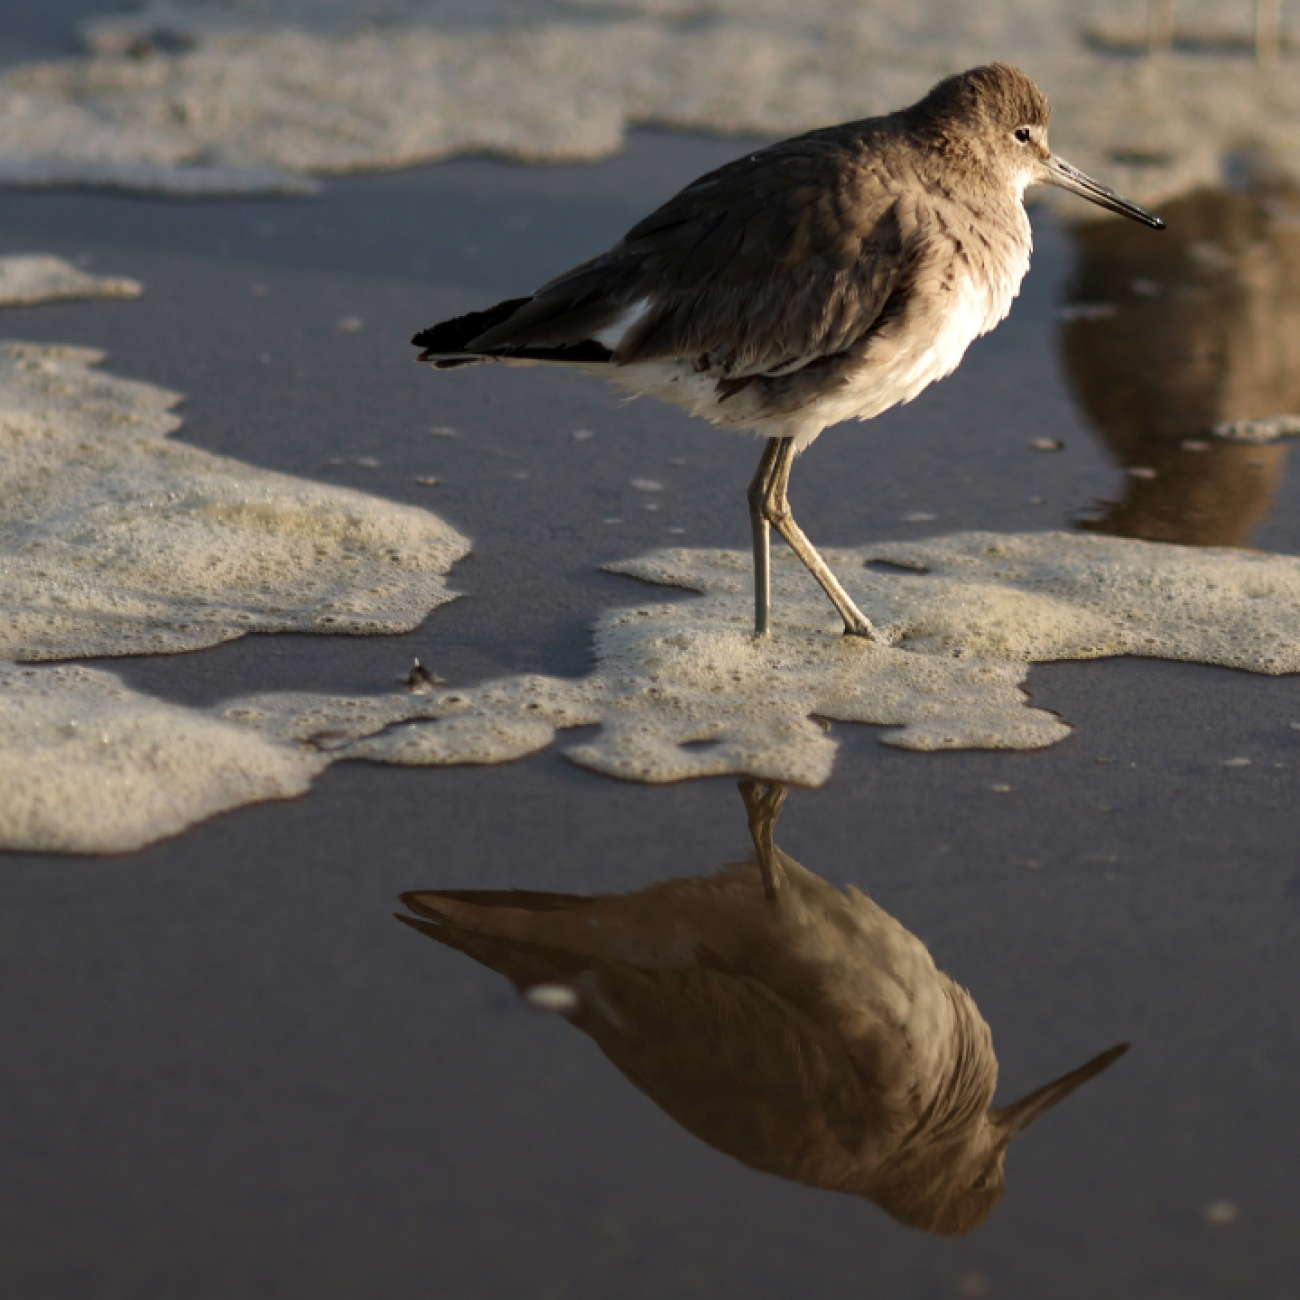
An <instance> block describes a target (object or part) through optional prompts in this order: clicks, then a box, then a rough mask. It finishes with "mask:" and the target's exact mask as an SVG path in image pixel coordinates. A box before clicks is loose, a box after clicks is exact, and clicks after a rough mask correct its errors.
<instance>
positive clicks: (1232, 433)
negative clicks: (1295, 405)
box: [1210, 415, 1300, 443]
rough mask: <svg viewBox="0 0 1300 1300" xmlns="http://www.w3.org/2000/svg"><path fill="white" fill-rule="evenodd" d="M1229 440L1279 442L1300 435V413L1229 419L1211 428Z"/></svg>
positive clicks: (1218, 435) (1217, 434)
mask: <svg viewBox="0 0 1300 1300" xmlns="http://www.w3.org/2000/svg"><path fill="white" fill-rule="evenodd" d="M1210 432H1211V433H1213V434H1214V436H1215V437H1216V438H1223V439H1224V440H1225V441H1227V442H1247V443H1262V442H1279V441H1281V439H1283V438H1295V437H1300V415H1270V416H1268V417H1267V418H1266V419H1263V420H1229V421H1227V422H1226V423H1224V424H1216V425H1215V426H1214V428H1213V429H1211V430H1210Z"/></svg>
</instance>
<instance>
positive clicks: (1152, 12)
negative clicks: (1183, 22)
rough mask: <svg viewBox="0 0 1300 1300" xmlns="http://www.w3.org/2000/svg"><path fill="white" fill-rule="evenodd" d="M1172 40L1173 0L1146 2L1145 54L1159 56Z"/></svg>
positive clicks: (1150, 0)
mask: <svg viewBox="0 0 1300 1300" xmlns="http://www.w3.org/2000/svg"><path fill="white" fill-rule="evenodd" d="M1173 40H1174V0H1147V53H1148V54H1159V53H1163V52H1164V51H1165V50H1167V49H1168V48H1169V47H1170V46H1171V45H1172V44H1173Z"/></svg>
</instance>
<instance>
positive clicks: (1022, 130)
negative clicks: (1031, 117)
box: [1011, 126, 1034, 144]
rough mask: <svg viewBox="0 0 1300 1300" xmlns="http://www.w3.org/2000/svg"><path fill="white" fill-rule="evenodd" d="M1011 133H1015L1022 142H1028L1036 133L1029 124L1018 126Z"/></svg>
mask: <svg viewBox="0 0 1300 1300" xmlns="http://www.w3.org/2000/svg"><path fill="white" fill-rule="evenodd" d="M1011 134H1012V135H1014V136H1015V137H1016V139H1017V140H1019V141H1020V143H1021V144H1028V143H1029V141H1030V140H1031V139H1032V138H1033V134H1034V133H1033V132H1032V131H1031V130H1030V129H1029V128H1028V127H1027V126H1018V127H1016V129H1015V130H1014V131H1013V132H1012V133H1011Z"/></svg>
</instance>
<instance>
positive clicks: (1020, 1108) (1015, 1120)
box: [990, 1043, 1128, 1142]
mask: <svg viewBox="0 0 1300 1300" xmlns="http://www.w3.org/2000/svg"><path fill="white" fill-rule="evenodd" d="M1127 1051H1128V1044H1127V1043H1120V1044H1119V1045H1118V1046H1117V1047H1112V1048H1111V1049H1110V1051H1108V1052H1103V1053H1102V1054H1101V1055H1100V1056H1094V1057H1093V1058H1092V1060H1091V1061H1089V1062H1088V1063H1087V1064H1086V1065H1081V1066H1079V1068H1078V1069H1077V1070H1071V1071H1070V1073H1069V1074H1067V1075H1065V1076H1063V1077H1062V1078H1060V1079H1056V1080H1054V1081H1053V1082H1052V1083H1046V1084H1044V1085H1043V1086H1042V1087H1041V1088H1038V1089H1035V1091H1033V1092H1031V1093H1030V1094H1029V1096H1028V1097H1021V1099H1020V1100H1019V1101H1014V1102H1012V1103H1011V1105H1010V1106H1003V1107H1001V1108H1000V1109H999V1110H995V1111H992V1112H991V1113H990V1118H991V1119H992V1120H993V1122H994V1124H996V1125H997V1126H998V1128H1000V1129H1001V1130H1002V1131H1003V1133H1004V1134H1005V1138H1004V1141H1007V1142H1010V1141H1011V1139H1012V1138H1013V1137H1015V1136H1016V1134H1017V1133H1022V1132H1023V1131H1024V1130H1025V1129H1027V1128H1028V1127H1029V1126H1030V1125H1031V1124H1032V1123H1033V1122H1034V1121H1035V1120H1036V1119H1038V1118H1039V1117H1040V1116H1041V1115H1045V1114H1046V1113H1047V1112H1048V1111H1049V1110H1051V1109H1052V1107H1053V1106H1055V1105H1056V1104H1057V1102H1060V1101H1064V1100H1065V1099H1066V1098H1067V1097H1068V1096H1069V1095H1070V1094H1071V1093H1072V1092H1073V1091H1074V1090H1075V1089H1076V1088H1081V1087H1083V1085H1084V1084H1085V1083H1087V1082H1088V1080H1089V1079H1095V1078H1096V1077H1097V1076H1098V1075H1099V1074H1101V1072H1102V1071H1103V1070H1109V1069H1110V1067H1111V1066H1112V1065H1114V1064H1115V1062H1116V1061H1118V1060H1119V1058H1120V1057H1121V1056H1123V1055H1124V1053H1125V1052H1127Z"/></svg>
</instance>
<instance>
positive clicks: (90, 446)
mask: <svg viewBox="0 0 1300 1300" xmlns="http://www.w3.org/2000/svg"><path fill="white" fill-rule="evenodd" d="M101 359H102V354H100V353H98V352H95V351H93V350H90V349H86V348H72V347H51V346H37V345H34V344H26V343H13V342H9V343H0V603H2V604H3V608H4V611H5V618H4V620H3V622H0V658H5V659H13V660H20V661H33V660H41V659H66V658H75V657H83V656H91V655H94V656H98V655H124V654H140V653H174V652H177V651H183V650H194V649H198V648H200V647H203V646H210V645H216V644H217V643H219V642H222V641H229V640H232V639H233V638H235V637H239V636H243V635H244V634H245V633H247V632H278V631H298V632H348V633H392V632H404V631H409V630H410V629H411V628H413V627H415V626H416V625H417V624H419V623H420V622H421V621H422V620H423V619H424V617H425V616H426V615H427V614H428V613H429V611H430V610H431V609H433V608H434V607H436V606H437V605H440V604H442V603H444V602H446V601H448V600H451V599H452V598H453V596H454V593H453V592H452V591H451V590H450V589H449V588H448V587H447V584H446V581H445V577H444V575H445V574H446V572H447V571H448V569H449V568H450V567H451V565H452V564H453V563H454V562H455V561H456V560H457V559H459V558H460V557H461V556H463V555H464V554H466V552H467V551H468V549H469V543H468V541H467V540H466V539H465V538H464V537H463V536H462V535H461V534H459V533H458V532H457V531H456V530H455V529H453V528H452V527H451V526H450V525H449V524H447V523H445V522H444V521H443V520H441V519H439V518H438V516H437V515H434V514H432V513H430V512H429V511H426V510H420V509H416V508H414V507H410V506H401V505H396V504H394V503H392V502H389V501H384V500H381V499H380V498H377V497H373V496H368V495H366V494H364V493H361V492H354V491H350V490H348V489H346V488H337V487H329V486H325V485H322V484H317V483H311V482H307V481H305V480H302V479H296V478H292V477H290V476H288V475H284V474H275V473H271V472H270V471H267V470H261V469H256V468H254V467H252V466H249V465H245V464H242V463H240V462H239V461H236V460H231V459H228V458H225V457H221V456H214V455H212V454H210V453H209V452H205V451H201V450H199V449H198V448H195V447H188V446H185V445H184V444H181V443H173V442H170V441H168V440H167V438H166V435H167V434H168V433H170V432H172V431H173V430H174V429H176V428H177V427H178V426H179V425H180V420H179V419H178V417H177V416H176V415H175V414H173V412H172V407H173V406H175V404H176V403H177V401H179V400H180V399H179V397H178V396H177V395H176V394H175V393H169V392H167V391H165V390H164V389H161V388H157V387H155V386H154V385H152V384H145V383H137V382H133V381H130V380H125V379H119V378H117V377H115V376H113V375H108V374H105V373H103V372H101V371H98V370H96V369H95V368H94V367H95V365H96V364H97V363H98V362H99V361H100V360H101Z"/></svg>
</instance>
